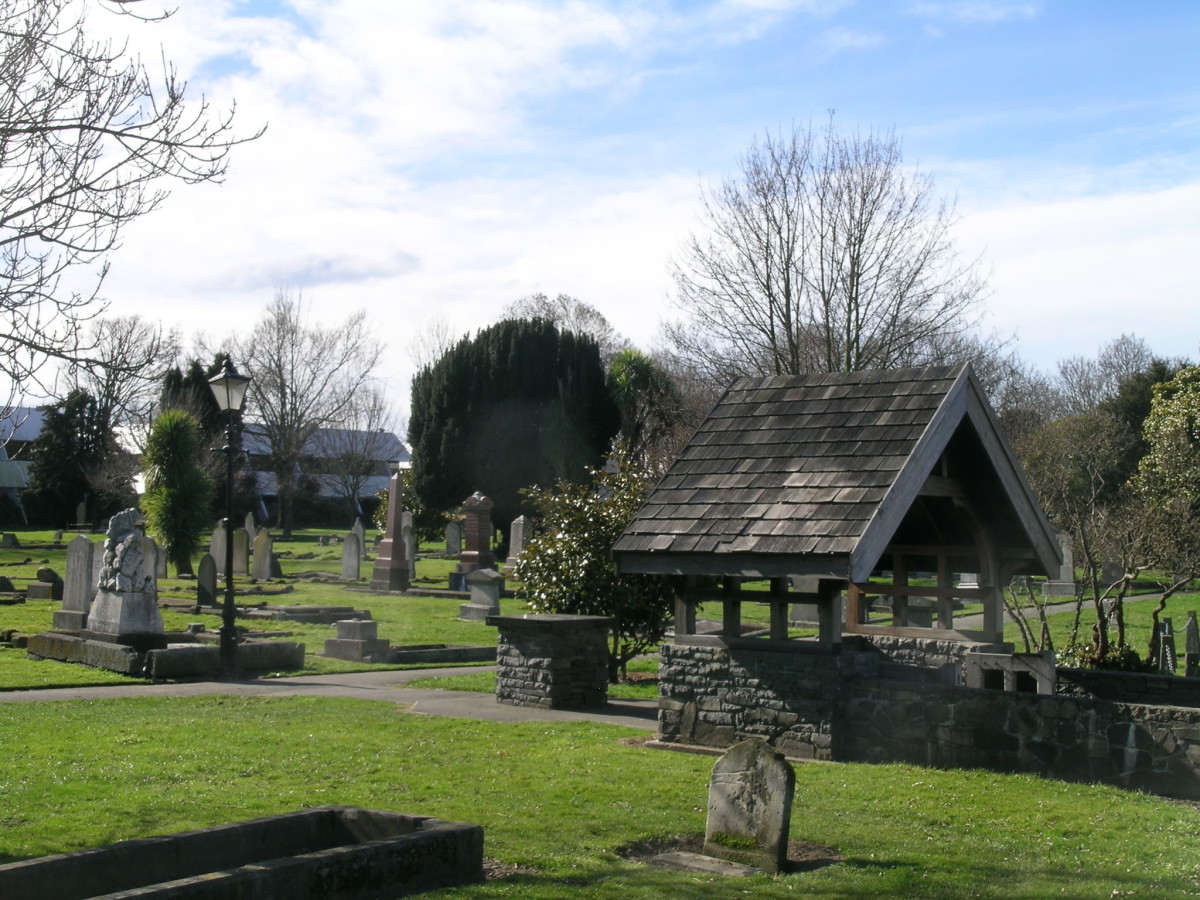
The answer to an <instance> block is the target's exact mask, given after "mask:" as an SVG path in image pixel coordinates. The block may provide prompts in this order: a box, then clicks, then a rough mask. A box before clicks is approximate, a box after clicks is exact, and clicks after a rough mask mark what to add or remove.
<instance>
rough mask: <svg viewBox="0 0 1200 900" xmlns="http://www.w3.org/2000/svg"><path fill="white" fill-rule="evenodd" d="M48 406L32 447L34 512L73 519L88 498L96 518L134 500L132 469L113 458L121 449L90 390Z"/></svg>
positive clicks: (62, 521)
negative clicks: (39, 431) (76, 510)
mask: <svg viewBox="0 0 1200 900" xmlns="http://www.w3.org/2000/svg"><path fill="white" fill-rule="evenodd" d="M44 410H45V416H44V418H43V420H42V430H41V433H40V434H39V435H38V437H37V440H35V441H34V443H33V447H32V448H31V453H30V486H29V490H28V491H27V492H26V500H27V503H26V508H27V509H29V510H30V511H31V513H32V515H33V517H34V518H35V519H37V520H40V521H42V522H44V523H45V524H48V525H71V524H74V523H75V509H76V507H77V506H78V505H79V503H80V501H86V502H87V509H88V515H89V516H90V517H91V518H92V519H93V520H94V521H97V522H98V521H100V520H101V519H103V518H106V517H108V516H110V515H112V513H114V512H116V511H117V510H118V509H120V508H122V507H123V506H124V505H126V504H128V503H131V502H132V500H133V496H134V495H133V488H132V484H131V481H130V475H131V470H130V468H129V467H127V466H120V465H115V464H114V463H115V462H116V461H117V458H119V457H121V456H122V451H121V449H120V447H118V446H117V443H116V440H115V438H114V437H113V434H112V432H111V430H110V429H109V428H108V427H107V426H106V421H105V416H104V414H103V412H102V411H101V410H100V409H99V407H98V405H97V403H96V401H95V399H94V398H93V397H92V396H91V394H89V393H88V392H87V391H85V390H81V389H76V390H73V391H71V392H70V393H69V394H68V395H67V396H66V398H65V399H64V400H62V401H60V402H59V403H56V404H54V405H52V406H49V407H45V408H44Z"/></svg>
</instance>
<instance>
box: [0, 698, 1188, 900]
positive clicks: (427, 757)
mask: <svg viewBox="0 0 1200 900" xmlns="http://www.w3.org/2000/svg"><path fill="white" fill-rule="evenodd" d="M640 739H641V738H640V737H639V735H638V733H637V732H634V731H633V730H631V729H624V728H619V727H614V726H604V725H599V724H594V723H562V724H548V723H533V722H530V723H517V724H494V723H484V722H474V721H467V720H455V719H438V718H426V717H423V716H410V715H406V714H404V713H403V712H401V711H399V710H398V709H397V708H395V707H393V706H391V705H390V704H385V703H378V702H371V701H354V700H330V699H317V698H286V699H285V698H231V697H195V698H187V699H182V698H179V699H173V698H154V699H136V700H135V699H130V700H106V701H91V702H83V701H70V702H55V703H39V704H24V703H22V704H16V703H13V704H0V758H3V759H4V760H5V764H4V766H3V767H2V768H0V793H2V794H3V796H4V797H5V804H4V808H3V811H2V812H0V824H2V825H3V828H2V829H0V861H12V860H16V859H22V858H26V857H31V856H37V855H42V854H47V853H54V852H63V851H70V850H75V849H80V848H84V847H89V846H96V845H101V844H105V843H108V842H112V841H117V840H123V839H129V838H136V837H144V836H149V835H154V834H163V833H170V832H173V831H178V830H182V829H188V828H197V827H204V826H208V825H214V824H218V823H223V822H230V821H237V820H240V819H246V818H251V817H255V816H262V815H269V814H273V813H279V812H286V811H290V810H295V809H298V808H301V807H304V806H309V805H317V804H326V803H344V804H352V805H357V806H365V807H372V808H380V809H391V810H397V811H401V812H407V813H414V814H422V815H433V816H437V817H440V818H445V819H458V820H464V821H469V822H476V823H479V824H482V825H483V826H484V828H485V833H486V845H485V846H486V853H487V855H488V856H490V857H493V858H496V859H498V860H500V861H501V862H503V863H507V864H510V865H515V866H521V867H525V868H527V869H529V870H531V871H528V872H525V873H522V874H515V875H511V876H508V877H506V878H503V879H499V880H496V881H492V882H490V883H488V884H486V885H480V886H475V887H471V888H464V889H457V890H451V891H443V892H440V893H438V894H434V895H431V896H438V897H452V896H453V897H529V898H559V897H562V896H563V895H564V894H566V893H570V895H571V896H578V897H582V898H621V900H628V898H650V897H685V898H688V897H694V898H710V897H733V896H743V895H746V894H751V895H753V896H756V897H766V898H775V897H795V896H801V895H803V896H810V897H822V898H835V897H863V898H865V897H921V898H965V897H980V898H1005V900H1013V898H1045V897H1051V896H1053V897H1074V898H1095V897H1106V898H1107V897H1113V896H1138V897H1154V898H1176V897H1179V898H1182V897H1189V896H1193V897H1194V896H1196V895H1197V893H1198V892H1200V879H1198V875H1200V873H1198V870H1197V860H1200V812H1198V811H1197V810H1196V809H1195V808H1193V807H1191V806H1187V805H1182V804H1176V803H1171V802H1168V801H1164V800H1161V799H1159V798H1153V797H1147V796H1141V795H1136V794H1128V793H1123V792H1121V791H1119V790H1116V789H1113V788H1107V787H1088V786H1080V785H1066V784H1059V783H1054V782H1048V781H1042V780H1039V779H1037V778H1032V777H1021V776H1006V775H996V774H990V773H984V772H975V771H972V772H940V771H930V770H924V769H917V768H914V767H910V766H868V765H850V764H809V765H800V766H798V767H797V787H796V798H795V806H794V811H793V819H792V826H791V827H792V837H793V838H796V839H800V840H806V841H812V842H815V843H819V844H824V845H828V846H831V847H833V848H836V849H837V850H838V851H839V852H840V853H841V854H842V855H843V856H844V857H845V861H844V862H841V863H837V864H834V865H831V866H828V867H826V868H823V869H820V870H817V871H812V872H804V873H795V874H790V875H783V876H755V877H753V878H750V879H723V878H720V877H717V876H709V875H698V874H688V873H677V872H670V871H666V870H661V869H656V868H651V867H649V866H644V865H641V864H637V863H633V862H629V861H626V860H623V859H622V858H621V857H620V856H619V855H618V853H617V851H618V849H619V848H621V847H623V846H625V845H628V844H631V843H633V842H637V841H644V840H647V839H650V838H654V837H664V836H671V835H681V834H699V833H701V832H702V831H703V828H704V819H705V805H706V796H707V786H708V777H709V772H710V768H711V765H712V760H711V759H710V758H708V757H703V756H694V755H689V754H682V753H669V752H664V751H657V750H650V749H647V748H644V747H642V746H640V743H639V742H640Z"/></svg>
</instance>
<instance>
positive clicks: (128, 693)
mask: <svg viewBox="0 0 1200 900" xmlns="http://www.w3.org/2000/svg"><path fill="white" fill-rule="evenodd" d="M494 671H496V669H495V667H494V666H479V667H475V666H472V667H470V668H468V669H464V668H457V667H456V668H447V669H403V670H388V671H378V670H377V671H373V672H352V673H347V674H338V675H301V676H296V677H293V678H263V679H249V680H246V681H233V682H229V681H188V682H179V683H176V684H128V685H125V684H122V685H101V686H96V687H73V688H42V689H39V690H29V691H0V703H32V702H39V701H51V700H109V699H113V698H118V697H199V696H205V695H213V694H232V695H234V696H239V697H354V698H357V699H362V700H378V701H382V702H387V703H395V704H397V705H399V706H404V707H406V708H407V711H408V712H411V713H415V714H417V715H426V716H450V717H452V718H460V719H482V720H484V721H487V722H604V723H607V724H610V725H625V726H628V727H630V728H639V729H642V730H643V731H654V730H656V729H657V727H658V721H657V716H658V702H657V701H655V700H613V699H610V700H609V701H608V705H607V706H606V707H604V708H603V709H600V710H595V711H580V712H576V711H569V710H559V709H540V708H538V707H530V706H509V705H508V704H504V703H497V702H496V697H495V695H494V694H481V693H475V692H471V691H441V690H432V689H428V688H409V687H405V685H406V684H407V683H408V682H410V681H413V680H414V679H417V678H429V677H435V676H441V675H463V674H466V673H468V672H494Z"/></svg>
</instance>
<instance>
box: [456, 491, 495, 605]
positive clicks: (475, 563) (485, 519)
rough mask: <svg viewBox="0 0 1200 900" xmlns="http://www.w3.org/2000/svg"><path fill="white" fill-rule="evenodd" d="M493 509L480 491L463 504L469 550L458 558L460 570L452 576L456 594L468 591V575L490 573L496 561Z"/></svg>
mask: <svg viewBox="0 0 1200 900" xmlns="http://www.w3.org/2000/svg"><path fill="white" fill-rule="evenodd" d="M493 506H495V504H494V503H492V501H491V500H489V499H488V498H487V497H485V496H484V495H483V494H481V493H479V491H476V492H475V493H474V494H472V495H471V496H470V497H468V498H467V499H466V500H464V501H463V543H464V544H465V545H466V549H465V550H463V551H462V553H460V554H459V555H458V566H457V567H456V568H455V570H454V572H453V574H452V575H451V576H450V587H451V589H453V590H459V591H461V590H463V589H464V588H465V587H466V575H467V573H468V572H474V571H475V570H476V569H490V568H491V567H492V565H493V564H494V563H495V561H496V557H495V556H493V555H492V533H493V531H494V529H493V526H492V507H493ZM455 576H457V577H455Z"/></svg>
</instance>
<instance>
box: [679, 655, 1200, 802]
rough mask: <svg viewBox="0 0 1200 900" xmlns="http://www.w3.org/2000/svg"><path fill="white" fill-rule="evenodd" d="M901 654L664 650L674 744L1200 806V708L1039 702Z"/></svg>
mask: <svg viewBox="0 0 1200 900" xmlns="http://www.w3.org/2000/svg"><path fill="white" fill-rule="evenodd" d="M871 640H872V641H874V640H875V639H874V637H872V639H871ZM931 643H945V642H931ZM960 646H961V645H960ZM855 647H857V648H858V649H854V648H855ZM898 649H900V648H897V647H894V646H889V647H885V648H883V652H880V651H876V650H873V649H872V648H871V647H870V646H869V645H868V644H866V643H855V644H848V645H847V646H846V647H844V648H843V649H842V652H840V653H821V652H813V651H810V650H808V648H799V647H797V646H796V645H795V644H792V645H791V646H790V648H789V649H778V648H776V647H771V646H768V645H766V642H764V647H763V648H762V649H755V648H747V647H745V646H743V645H738V646H732V647H727V646H714V645H699V644H697V645H689V644H674V645H668V646H664V647H663V648H662V664H661V668H660V673H659V677H660V689H659V690H660V700H659V733H660V739H661V740H662V741H664V742H668V743H669V742H677V743H683V744H697V745H702V746H711V747H722V748H724V747H729V746H731V745H733V744H735V743H737V742H738V741H741V740H745V739H746V738H749V737H759V738H762V739H763V740H765V741H767V742H768V743H769V744H770V745H771V746H773V747H775V748H776V749H777V750H779V751H780V752H782V753H784V754H786V755H787V756H790V757H793V758H799V759H819V760H841V761H861V762H908V763H914V764H917V765H926V766H935V767H953V768H987V769H992V770H995V771H1003V772H1028V773H1036V774H1040V775H1044V776H1046V777H1051V778H1056V779H1061V780H1065V781H1086V782H1101V783H1106V784H1113V785H1117V786H1120V787H1125V788H1130V789H1137V790H1145V791H1150V792H1152V793H1156V794H1161V795H1164V796H1173V797H1184V798H1189V799H1196V798H1200V710H1194V709H1184V708H1179V707H1171V706H1162V705H1152V704H1147V703H1128V702H1117V701H1113V700H1108V699H1103V698H1100V697H1092V696H1078V695H1074V696H1073V695H1070V694H1064V693H1061V690H1062V688H1061V686H1060V693H1058V694H1056V695H1037V694H1029V693H1018V692H1013V691H998V690H984V689H979V688H966V687H957V686H953V685H947V684H938V683H936V682H934V681H925V682H923V681H921V680H920V679H905V680H902V679H898V678H895V677H892V676H893V674H894V672H895V670H896V667H897V666H898V665H899V663H898V662H896V661H894V660H895V659H896V657H895V655H889V651H890V654H894V653H895V652H896V651H897V650H898ZM944 649H945V648H940V649H939V648H938V647H936V646H934V647H930V648H928V650H927V652H926V659H927V660H928V662H929V663H931V664H932V665H934V666H935V667H937V668H941V667H944V666H946V665H948V664H949V663H950V662H951V660H949V659H948V658H946V656H947V655H948V654H945V653H944V652H943V651H944ZM903 652H913V653H918V654H919V653H920V651H919V650H918V649H917V648H908V650H905V651H903ZM889 660H893V661H889ZM914 668H919V667H916V666H914ZM1075 689H1076V690H1078V686H1076V688H1075Z"/></svg>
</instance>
